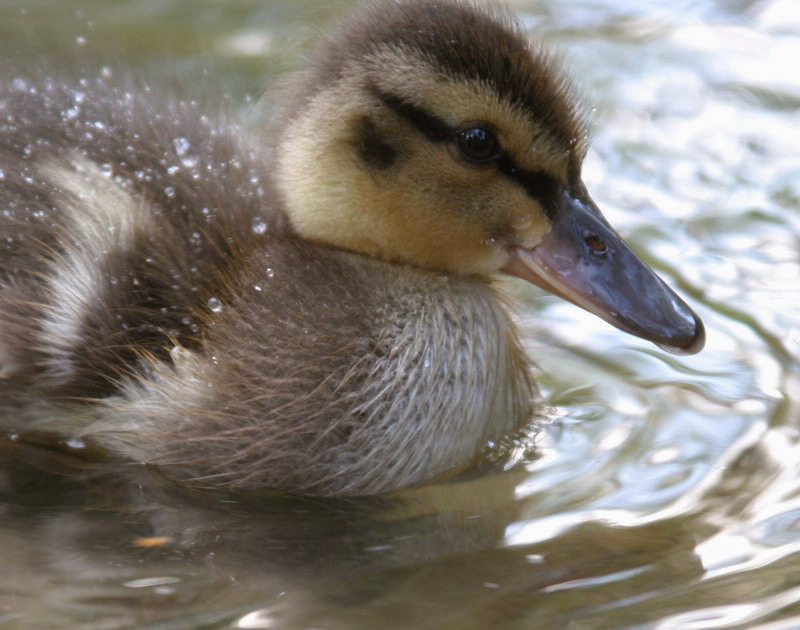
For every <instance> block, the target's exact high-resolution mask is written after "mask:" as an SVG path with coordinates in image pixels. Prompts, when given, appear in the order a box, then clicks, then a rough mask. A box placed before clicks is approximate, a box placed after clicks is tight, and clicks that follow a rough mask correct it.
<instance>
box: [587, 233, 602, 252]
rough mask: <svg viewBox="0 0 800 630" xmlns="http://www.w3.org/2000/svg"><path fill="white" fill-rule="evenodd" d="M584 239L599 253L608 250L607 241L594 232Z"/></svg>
mask: <svg viewBox="0 0 800 630" xmlns="http://www.w3.org/2000/svg"><path fill="white" fill-rule="evenodd" d="M583 241H584V243H586V244H587V245H588V246H589V247H590V248H591V249H592V251H595V252H597V253H598V254H602V253H603V252H605V251H606V249H608V248H607V247H606V243H605V241H603V239H601V238H600V237H599V236H596V235H594V234H590V235H589V236H586V237H584V239H583Z"/></svg>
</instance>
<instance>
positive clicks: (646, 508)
mask: <svg viewBox="0 0 800 630" xmlns="http://www.w3.org/2000/svg"><path fill="white" fill-rule="evenodd" d="M345 4H346V5H347V6H345V5H342V3H333V4H330V5H329V4H322V3H319V2H315V1H312V0H302V1H301V2H298V3H291V4H287V3H277V2H269V1H266V0H265V1H263V2H254V1H252V0H230V1H228V2H225V3H219V2H212V1H205V0H203V1H199V2H198V1H195V0H168V1H165V2H161V3H107V2H102V1H100V0H74V1H73V2H70V3H68V5H69V9H66V8H65V6H66V5H63V4H62V3H49V2H27V3H26V2H17V1H15V0H0V11H1V12H2V14H3V15H4V20H3V21H2V22H3V23H2V24H0V34H2V37H0V52H2V53H3V55H4V57H5V58H12V59H14V60H15V61H14V63H15V64H16V65H17V66H19V67H23V68H24V66H25V63H34V64H35V63H37V59H38V57H37V56H36V55H37V54H38V55H39V56H40V57H41V58H44V57H45V56H46V54H47V53H48V42H49V41H50V38H52V39H53V40H54V41H60V42H69V46H70V47H72V48H75V47H79V48H80V54H81V55H97V56H98V58H100V59H102V60H103V63H106V62H107V61H108V60H107V59H106V57H105V56H103V55H102V53H103V52H104V51H105V52H108V51H109V50H113V51H114V54H113V55H112V60H113V62H114V63H113V64H112V65H114V66H122V67H124V66H126V65H129V66H131V67H133V68H135V69H137V70H138V71H141V72H144V73H146V74H148V75H152V76H153V77H154V78H161V79H164V78H166V79H170V78H173V77H176V76H177V77H180V83H182V84H187V86H188V87H189V88H196V90H197V91H198V92H199V94H200V95H201V96H202V94H203V90H204V89H207V88H209V86H211V85H214V88H213V90H217V92H214V94H213V96H216V95H217V93H218V92H223V93H225V94H229V95H230V99H232V100H233V101H234V102H235V103H237V104H240V110H241V111H242V113H243V116H244V115H246V114H248V113H249V112H250V110H251V109H252V103H253V102H254V101H255V99H257V98H258V97H259V96H260V94H261V92H262V91H263V89H264V87H265V86H267V87H268V88H269V87H275V86H279V82H277V76H278V74H279V73H280V72H281V71H286V70H291V69H292V68H296V67H297V66H298V65H299V64H301V63H302V59H303V57H302V53H303V51H304V50H305V49H306V47H307V46H308V45H309V44H310V43H311V42H313V40H314V39H315V38H316V37H317V36H318V33H319V31H320V29H321V27H323V26H324V25H325V24H328V23H329V22H330V21H331V20H333V19H334V18H335V17H336V16H338V15H340V14H341V13H342V12H343V11H345V10H346V9H347V8H348V6H350V5H351V4H352V3H351V2H347V3H345ZM511 4H512V7H513V9H514V10H515V11H516V12H517V13H519V15H520V17H521V19H522V21H523V23H524V24H525V25H526V27H528V28H530V29H531V31H532V33H536V34H537V35H538V36H540V37H542V38H543V39H544V40H546V41H547V42H548V43H550V44H554V45H555V46H556V47H557V48H558V49H559V50H560V51H561V52H562V53H563V56H564V57H565V59H566V62H565V64H566V66H567V67H568V68H569V69H570V71H571V72H572V74H573V75H574V77H575V78H576V83H577V84H578V85H579V91H580V92H581V93H582V94H583V95H584V97H585V101H586V102H587V111H588V112H590V113H591V118H592V120H593V122H592V125H591V127H592V134H593V142H592V146H591V149H590V152H589V155H588V156H587V159H586V163H585V166H584V179H585V181H586V184H587V187H588V188H589V190H590V192H591V194H592V196H593V198H594V199H595V201H596V202H597V204H598V206H599V207H600V208H601V209H602V210H603V212H604V214H605V216H606V217H607V218H608V219H609V221H610V222H611V223H612V224H613V225H614V226H615V227H616V229H617V230H618V231H619V232H620V233H622V234H623V235H624V236H625V238H626V239H627V240H628V241H629V242H630V243H631V244H632V246H633V247H634V249H636V251H637V252H638V253H639V254H640V255H641V256H642V258H643V259H644V260H645V261H646V262H648V264H650V265H651V266H653V267H654V268H655V269H656V270H657V271H658V272H659V273H660V274H661V275H662V276H663V277H664V279H665V280H666V281H667V282H668V283H669V284H670V285H671V286H673V287H674V288H676V289H677V290H678V292H679V293H681V294H682V295H683V296H685V298H686V299H687V302H689V303H690V304H691V305H692V306H693V307H696V309H697V311H698V313H699V314H700V316H701V317H702V318H703V319H704V321H705V324H706V329H707V333H708V338H707V345H706V349H705V350H704V351H703V352H702V353H700V354H698V355H696V356H691V357H676V356H673V355H668V354H666V353H664V352H662V351H660V350H658V349H657V348H655V347H653V346H652V345H650V344H648V343H647V342H644V341H640V340H637V339H634V338H632V337H629V336H626V335H624V334H623V333H621V332H619V331H617V330H615V329H612V328H611V327H610V326H609V325H607V324H606V323H604V322H602V321H601V320H599V319H598V318H596V317H594V316H592V315H590V314H588V313H584V312H583V311H580V310H578V309H577V308H576V307H574V306H572V305H570V304H566V303H564V302H562V301H560V300H558V299H557V298H554V297H551V296H546V295H544V294H542V293H541V292H539V291H538V290H536V289H534V288H531V287H528V286H520V285H518V284H511V283H508V291H509V292H510V293H511V294H513V295H514V297H515V298H517V299H518V301H519V304H520V306H519V308H518V311H517V317H518V319H519V322H520V326H521V329H522V331H523V333H524V340H525V345H526V348H527V349H528V351H529V352H530V354H531V356H532V357H533V358H534V359H535V362H536V365H537V375H538V376H537V378H538V381H539V384H540V388H541V390H542V394H543V401H544V402H543V407H542V410H541V418H540V420H541V423H542V429H541V431H539V432H531V434H530V435H529V436H527V438H523V439H522V440H520V441H519V442H517V443H515V444H511V445H499V446H497V448H496V449H495V451H497V452H492V453H490V456H489V459H493V460H494V463H495V464H497V463H499V467H500V468H503V469H504V471H503V472H494V473H487V474H484V475H477V476H474V477H467V478H463V479H458V480H456V481H453V482H450V483H443V484H438V485H437V484H433V485H430V486H426V487H423V488H418V489H414V490H410V491H407V492H404V493H401V494H400V495H399V496H397V497H393V498H383V499H376V500H367V501H355V502H324V501H313V500H303V499H291V498H286V497H267V498H261V499H255V500H252V499H250V498H243V497H223V498H222V499H220V498H219V497H216V496H212V497H205V496H197V497H182V496H181V497H176V496H174V495H173V494H172V493H171V492H170V491H169V489H167V488H165V487H163V486H162V484H161V483H160V481H159V480H158V479H156V478H154V477H153V476H152V475H151V473H149V472H147V471H134V473H135V474H137V475H139V477H137V478H136V482H135V483H132V482H130V481H125V482H119V480H118V475H117V474H109V475H107V476H105V477H101V478H100V480H95V481H93V482H91V483H88V484H87V483H84V482H81V481H80V479H77V480H76V479H75V476H76V475H75V472H76V470H78V469H81V468H85V467H87V466H89V464H88V463H87V462H86V460H85V459H84V457H85V456H84V455H83V454H82V452H83V451H85V450H86V449H87V448H89V447H88V446H87V445H84V444H81V445H80V446H81V448H79V449H78V448H73V450H72V451H69V448H68V447H69V446H70V445H69V444H63V445H62V446H64V447H67V448H66V452H58V453H57V452H56V451H55V450H53V449H50V448H49V446H48V445H47V444H43V445H35V444H34V445H31V444H24V443H22V442H20V441H19V440H17V439H16V438H13V439H9V440H8V441H7V442H8V443H7V444H4V445H3V448H2V449H0V454H2V459H0V466H1V467H0V492H2V496H3V501H2V504H1V505H0V559H2V562H1V564H2V566H3V571H2V572H0V626H2V627H4V628H5V627H9V628H75V629H77V628H81V629H92V628H97V629H100V628H103V629H105V628H128V627H137V628H139V627H141V628H144V627H174V628H201V627H202V628H281V629H283V630H293V629H298V630H299V629H308V628H324V629H325V630H340V629H341V630H344V629H348V628H359V629H369V628H376V629H377V628H381V629H387V628H389V629H391V628H397V629H401V628H402V629H408V628H437V629H438V628H453V629H455V628H458V629H459V630H461V629H476V630H478V629H484V628H487V629H489V628H491V629H501V630H502V629H506V628H508V629H512V630H513V629H519V630H529V629H536V628H543V629H544V628H546V629H550V628H570V629H573V630H578V629H589V628H592V629H595V628H658V629H665V630H666V629H669V630H673V629H683V630H688V629H694V628H696V629H703V630H705V629H710V628H763V629H765V630H766V629H767V628H770V629H772V628H796V627H800V609H799V606H798V604H797V602H798V601H800V569H799V568H798V566H800V433H799V432H798V429H799V428H800V397H799V392H800V148H799V147H800V74H798V72H797V70H796V68H797V65H798V61H800V10H798V5H797V3H796V2H795V0H703V1H701V2H696V1H689V0H685V1H681V2H672V3H665V2H661V1H658V0H647V1H641V0H639V1H635V0H627V1H622V2H619V1H613V0H549V1H548V0H513V2H512V3H511ZM65 12H66V13H68V14H69V15H66V14H65ZM31 42H33V44H31ZM23 44H25V47H24V48H23ZM65 45H66V44H62V46H65ZM21 49H24V50H31V49H33V50H34V51H35V53H36V54H31V57H32V59H20V54H19V50H21ZM51 54H52V52H51ZM75 56H76V57H78V53H77V52H75ZM206 68H208V70H207V71H206ZM217 77H218V79H217ZM216 80H218V81H219V85H215V83H214V82H215V81H216ZM267 93H268V94H269V93H270V92H269V90H268V92H267ZM257 116H265V117H266V118H267V119H268V118H269V111H268V110H267V111H266V112H264V111H259V112H257V115H256V114H253V117H254V118H256V120H257ZM181 140H182V139H180V138H179V139H176V145H175V147H174V151H175V155H174V156H173V159H174V158H175V156H177V158H178V161H179V162H181V165H180V166H182V167H186V168H193V167H194V166H195V162H196V159H197V156H195V155H194V153H192V151H193V148H192V147H190V146H187V144H186V142H185V140H184V141H183V142H181ZM2 180H3V173H2V171H0V185H1V184H2ZM0 210H2V209H0ZM269 229H270V228H269V226H268V225H267V224H266V223H265V222H263V221H262V220H261V219H260V218H257V219H256V220H254V223H253V231H254V232H255V233H256V234H262V233H266V232H268V230H269ZM268 276H269V279H265V282H264V283H262V284H263V286H262V285H258V286H256V287H254V290H256V291H262V290H267V288H268V285H267V282H268V281H269V280H270V279H271V280H272V281H274V282H275V281H278V280H279V278H280V274H279V273H277V274H276V273H275V271H274V270H273V269H269V273H268ZM273 276H275V277H274V278H273ZM208 309H209V311H211V312H214V313H215V314H216V313H217V312H219V311H221V310H223V305H222V304H221V302H220V300H219V299H218V298H216V297H212V298H210V299H209V303H208ZM72 446H73V447H75V444H73V445H72ZM103 465H104V466H105V465H106V464H103ZM103 470H105V469H103ZM111 470H112V471H113V467H112V469H111ZM116 472H119V471H116ZM128 472H130V471H128ZM126 474H127V473H126Z"/></svg>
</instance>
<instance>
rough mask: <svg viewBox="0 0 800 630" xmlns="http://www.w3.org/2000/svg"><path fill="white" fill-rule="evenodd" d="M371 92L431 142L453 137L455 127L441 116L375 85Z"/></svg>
mask: <svg viewBox="0 0 800 630" xmlns="http://www.w3.org/2000/svg"><path fill="white" fill-rule="evenodd" d="M372 92H373V93H374V94H375V96H376V97H377V98H378V99H379V100H380V101H381V102H382V103H383V104H384V105H386V106H387V107H388V108H389V109H391V110H392V111H393V112H395V113H397V114H398V115H400V116H402V117H403V118H405V119H406V120H407V121H408V122H410V123H411V124H412V125H414V126H415V127H416V128H417V129H418V130H419V132H420V133H421V134H423V135H424V136H425V137H426V138H427V139H428V140H430V141H431V142H448V141H451V140H452V139H453V136H454V135H455V129H454V128H453V127H451V126H450V125H448V124H447V123H446V122H444V121H443V120H442V119H441V118H437V117H436V116H434V115H433V114H430V113H428V112H426V111H425V110H424V109H422V108H421V107H417V106H416V105H414V104H413V103H409V102H408V101H406V100H404V99H402V98H401V97H399V96H395V95H394V94H388V93H386V92H383V91H381V90H380V89H379V88H377V87H373V88H372Z"/></svg>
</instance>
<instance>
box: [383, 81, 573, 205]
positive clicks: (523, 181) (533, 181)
mask: <svg viewBox="0 0 800 630" xmlns="http://www.w3.org/2000/svg"><path fill="white" fill-rule="evenodd" d="M370 89H371V91H372V93H373V94H374V95H375V96H376V98H378V99H379V100H380V101H381V102H382V103H383V104H384V105H386V106H387V107H389V108H390V109H391V110H392V111H394V112H396V113H397V114H398V115H400V116H402V117H403V118H405V119H406V120H408V121H409V122H410V123H411V124H412V125H414V126H415V127H416V128H417V129H418V130H419V132H420V133H421V134H423V135H424V136H425V137H426V138H428V140H430V141H431V142H452V141H453V139H454V138H455V134H456V132H457V130H456V129H455V128H453V127H451V126H450V125H448V124H447V123H446V122H444V121H443V120H442V119H440V118H437V117H436V116H434V115H433V114H430V113H428V112H426V111H425V110H424V109H422V108H421V107H417V106H416V105H414V104H413V103H409V102H408V101H406V100H404V99H403V98H401V97H399V96H396V95H394V94H388V93H386V92H383V91H382V90H380V89H379V88H377V87H375V86H372V87H371V88H370ZM497 166H498V169H499V170H500V172H501V173H502V174H503V175H505V176H506V177H508V178H509V179H511V180H512V181H514V182H516V183H517V184H518V185H519V186H521V187H522V188H523V190H525V192H526V193H528V195H529V196H530V197H531V198H532V199H535V200H537V201H538V202H539V203H540V204H541V205H542V208H543V209H544V212H545V214H546V215H547V216H548V217H549V218H551V219H552V218H553V217H554V216H555V214H556V212H557V210H558V200H559V191H560V190H561V184H560V183H559V182H558V180H557V179H556V178H554V177H552V176H550V175H548V174H547V173H545V172H543V171H529V170H526V169H522V168H519V167H517V165H516V164H515V163H514V161H513V160H512V159H511V157H510V156H509V155H508V154H507V153H502V154H501V156H500V159H499V160H497Z"/></svg>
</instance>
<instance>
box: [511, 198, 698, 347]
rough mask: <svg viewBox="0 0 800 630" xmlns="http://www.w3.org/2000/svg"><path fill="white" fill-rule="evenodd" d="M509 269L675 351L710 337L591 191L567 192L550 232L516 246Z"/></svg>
mask: <svg viewBox="0 0 800 630" xmlns="http://www.w3.org/2000/svg"><path fill="white" fill-rule="evenodd" d="M504 271H506V272H507V273H510V274H513V275H516V276H519V277H521V278H523V279H525V280H528V281H529V282H532V283H534V284H536V285H538V286H540V287H542V288H543V289H545V290H546V291H549V292H550V293H553V294H555V295H558V296H560V297H562V298H564V299H566V300H569V301H570V302H572V303H574V304H577V305H578V306H580V307H581V308H584V309H586V310H587V311H589V312H591V313H594V314H595V315H597V316H599V317H602V318H603V319H604V320H606V321H607V322H608V323H610V324H612V325H614V326H616V327H617V328H619V329H620V330H623V331H625V332H628V333H630V334H632V335H636V336H637V337H641V338H643V339H647V340H648V341H652V342H653V343H655V344H656V345H658V346H659V347H661V348H662V349H664V350H666V351H668V352H672V353H675V354H694V353H696V352H699V351H700V350H701V349H702V348H703V345H704V344H705V329H704V328H703V322H702V321H700V318H699V317H698V316H697V315H695V313H694V312H693V311H692V309H691V308H689V306H688V305H687V304H686V302H684V301H683V300H682V299H681V298H680V297H678V296H677V295H676V294H675V292H674V291H672V289H670V288H669V287H668V286H667V285H666V284H665V283H664V281H663V280H661V278H659V277H658V276H657V275H656V274H655V273H654V272H653V270H652V269H650V268H649V267H648V266H647V265H646V264H645V263H644V262H642V260H641V259H640V258H639V257H638V256H637V255H636V254H634V253H633V250H631V248H630V247H628V245H627V244H626V243H625V241H623V240H622V237H620V235H619V234H617V233H616V232H615V231H614V230H613V229H612V228H611V226H610V225H609V224H608V223H607V222H606V220H605V218H604V217H603V215H602V214H601V213H600V210H598V208H597V206H596V205H595V204H594V202H593V201H592V200H591V199H589V197H588V196H586V197H584V198H577V197H575V196H573V195H572V194H570V193H568V192H564V193H562V196H561V200H560V204H559V207H558V209H557V211H556V213H555V216H554V218H553V221H552V226H551V229H550V232H549V233H548V234H547V236H545V238H544V239H543V240H542V241H541V242H540V243H539V244H537V245H536V246H535V247H532V248H530V249H525V248H521V247H516V248H511V257H510V259H509V263H508V265H507V266H506V267H505V269H504Z"/></svg>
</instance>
